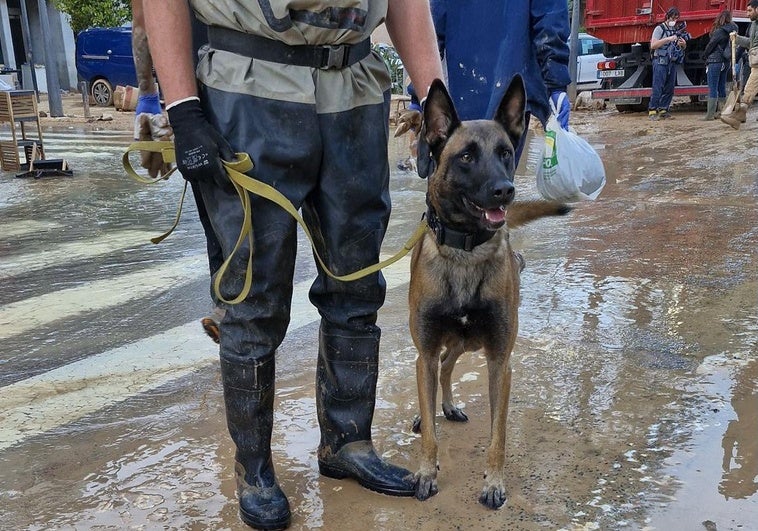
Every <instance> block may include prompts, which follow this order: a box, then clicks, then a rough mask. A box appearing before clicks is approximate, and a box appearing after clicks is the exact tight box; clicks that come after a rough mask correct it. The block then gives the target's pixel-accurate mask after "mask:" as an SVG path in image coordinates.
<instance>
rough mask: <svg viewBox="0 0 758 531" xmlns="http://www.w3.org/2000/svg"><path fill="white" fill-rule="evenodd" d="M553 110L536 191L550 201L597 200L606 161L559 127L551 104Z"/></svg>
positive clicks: (582, 141) (582, 140)
mask: <svg viewBox="0 0 758 531" xmlns="http://www.w3.org/2000/svg"><path fill="white" fill-rule="evenodd" d="M564 97H565V94H562V95H561V98H564ZM560 104H561V101H559V102H558V106H559V107H560ZM550 108H551V109H552V111H553V112H552V113H551V115H550V119H549V120H548V122H547V125H546V126H545V148H544V152H543V154H542V161H541V164H538V165H537V191H538V192H539V193H540V195H541V196H542V197H544V198H545V199H548V200H551V201H565V202H571V201H581V200H586V199H596V198H597V196H599V195H600V192H601V191H602V190H603V187H604V186H605V168H604V167H603V161H602V160H600V156H599V155H598V154H597V152H596V151H595V150H594V149H593V147H592V146H590V145H589V144H588V143H587V141H586V140H584V139H583V138H581V137H580V136H579V135H577V134H576V133H575V132H574V131H573V130H571V129H569V130H568V131H566V130H565V129H563V128H562V127H561V126H560V124H559V123H558V119H557V118H556V115H557V114H558V113H557V110H556V106H555V105H554V104H553V102H552V101H551V102H550Z"/></svg>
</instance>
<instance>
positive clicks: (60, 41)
mask: <svg viewBox="0 0 758 531" xmlns="http://www.w3.org/2000/svg"><path fill="white" fill-rule="evenodd" d="M20 2H25V4H24V5H25V6H26V11H27V16H28V26H29V36H28V39H27V40H26V42H27V43H28V45H29V47H30V48H31V49H22V50H17V49H16V48H17V47H19V46H20V47H22V48H23V47H24V42H25V40H24V39H23V38H22V36H21V35H19V34H20V33H23V19H22V10H21V4H20ZM45 4H46V6H47V14H48V20H49V23H50V34H49V35H45V36H43V35H42V27H41V23H40V17H39V9H38V5H39V2H38V1H37V0H0V48H2V56H3V61H4V67H5V68H6V69H15V70H21V69H25V70H26V71H27V73H28V72H30V71H31V69H30V67H29V63H30V60H31V59H32V58H33V61H34V63H35V64H36V65H46V64H48V63H52V62H53V60H54V61H55V63H57V77H58V82H59V84H60V88H61V89H62V90H74V89H76V86H77V77H76V64H75V44H74V34H73V31H71V26H70V25H69V23H68V18H67V16H66V15H63V14H62V13H60V12H59V11H58V10H57V9H55V8H54V7H53V5H52V3H51V2H45ZM11 19H12V20H13V21H15V22H14V23H11V22H10V21H11ZM19 20H21V21H22V22H21V23H19ZM48 43H49V46H48V48H47V50H49V51H50V52H52V53H53V54H54V55H53V57H52V58H46V57H45V52H46V44H48ZM19 58H25V59H24V61H23V62H21V64H19V62H20V61H19ZM24 64H25V66H23V65H24ZM35 70H36V71H37V72H38V73H40V72H44V69H40V68H36V69H35ZM22 77H26V79H27V83H26V84H27V85H28V84H29V81H30V79H31V78H30V77H29V76H28V75H27V76H21V75H19V82H21V81H22ZM39 84H40V89H43V88H45V87H46V86H47V83H43V82H40V83H39ZM23 88H25V89H31V88H33V87H32V86H24V87H23ZM41 91H42V90H41Z"/></svg>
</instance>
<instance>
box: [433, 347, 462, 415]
mask: <svg viewBox="0 0 758 531" xmlns="http://www.w3.org/2000/svg"><path fill="white" fill-rule="evenodd" d="M463 352H464V348H463V344H462V343H461V342H460V341H459V342H457V343H455V344H454V345H448V346H447V348H446V349H445V352H444V353H443V354H442V357H441V360H442V365H441V368H440V387H442V412H443V413H444V414H445V418H446V419H447V420H452V421H453V422H467V421H468V416H466V414H465V413H464V412H463V410H461V409H460V408H457V407H455V405H453V385H452V375H453V368H454V367H455V362H456V361H458V358H460V357H461V354H463Z"/></svg>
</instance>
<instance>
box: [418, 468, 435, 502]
mask: <svg viewBox="0 0 758 531" xmlns="http://www.w3.org/2000/svg"><path fill="white" fill-rule="evenodd" d="M413 481H414V483H415V485H416V499H417V500H420V501H424V500H428V499H429V498H431V497H432V496H434V495H435V494H437V492H438V491H437V476H436V474H426V473H422V472H421V471H419V472H416V473H415V474H414V475H413Z"/></svg>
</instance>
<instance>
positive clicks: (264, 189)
mask: <svg viewBox="0 0 758 531" xmlns="http://www.w3.org/2000/svg"><path fill="white" fill-rule="evenodd" d="M133 151H151V152H156V153H160V154H161V156H162V157H163V162H165V163H167V164H171V163H174V162H176V155H175V153H174V145H173V143H172V142H158V141H143V142H134V143H132V144H130V145H129V147H128V148H127V150H126V152H125V153H124V156H123V157H122V162H123V164H124V169H125V170H126V173H127V175H129V176H130V177H131V178H132V179H134V180H136V181H138V182H141V183H146V184H154V183H156V182H159V181H161V180H163V179H165V178H166V177H167V176H163V177H160V176H159V177H156V178H155V179H152V178H146V177H144V176H140V175H139V174H137V172H136V171H135V170H134V167H133V166H132V164H131V161H130V160H129V154H130V153H131V152H133ZM223 164H224V168H225V169H226V172H227V174H228V175H229V179H230V180H231V182H232V184H233V185H234V188H235V190H236V191H237V194H238V195H239V197H240V202H241V203H242V209H243V211H244V218H243V220H242V228H241V229H240V234H239V237H238V238H237V243H236V244H235V246H234V249H233V250H232V252H231V254H230V255H229V257H228V258H227V259H226V260H225V261H224V263H223V264H222V265H221V267H220V268H219V270H218V272H217V273H216V277H215V279H214V281H213V289H214V291H215V293H216V296H217V297H218V298H219V300H221V301H223V302H225V303H227V304H237V303H239V302H241V301H243V300H244V299H245V297H247V295H248V293H249V292H250V287H251V286H252V283H253V225H252V211H251V206H250V196H249V195H248V194H247V193H246V192H250V193H253V194H255V195H257V196H259V197H263V198H265V199H268V200H269V201H272V202H274V203H276V204H277V205H279V206H280V207H282V208H283V209H284V210H285V211H287V212H288V213H289V214H290V216H292V217H293V218H295V221H297V223H298V224H299V225H300V226H301V227H302V228H303V231H305V235H306V236H307V237H308V241H309V242H310V243H311V247H312V248H313V254H314V256H315V257H316V260H317V261H318V263H319V265H321V268H322V269H323V270H324V272H325V273H326V274H327V275H329V276H330V277H331V278H333V279H335V280H341V281H343V282H350V281H353V280H357V279H359V278H363V277H365V276H367V275H370V274H371V273H376V272H377V271H379V270H380V269H383V268H385V267H387V266H389V265H391V264H394V263H395V262H397V261H398V260H400V259H401V258H403V257H404V256H405V255H407V254H408V252H410V250H411V249H413V247H414V246H415V245H416V244H417V243H418V242H419V240H420V239H421V237H422V236H423V235H424V233H425V232H426V230H427V225H426V222H424V221H422V222H421V223H419V226H418V227H417V228H416V230H415V231H414V232H413V234H412V235H411V237H410V238H409V239H408V241H407V242H405V244H404V245H403V248H402V249H400V251H398V252H397V253H396V254H394V255H393V256H391V257H389V258H387V259H386V260H382V261H380V262H379V263H377V264H373V265H370V266H367V267H364V268H363V269H359V270H358V271H355V272H353V273H349V274H347V275H335V274H334V273H332V272H331V271H330V270H329V268H327V267H326V264H325V263H324V261H323V260H322V259H321V256H319V254H318V250H317V249H316V245H315V243H314V241H313V237H312V236H311V232H310V230H308V226H307V225H306V224H305V221H304V220H303V218H302V217H301V216H300V214H299V213H298V211H297V209H296V208H295V206H294V205H293V204H292V202H291V201H290V200H289V199H287V198H286V197H285V196H284V195H283V194H282V193H281V192H279V191H278V190H276V189H275V188H274V187H272V186H270V185H268V184H266V183H263V182H261V181H259V180H257V179H253V178H252V177H250V176H248V175H245V172H247V171H250V170H252V169H253V161H252V160H250V156H249V155H248V154H247V153H237V160H235V161H233V162H226V161H223ZM174 169H175V168H174ZM173 171H174V170H171V172H170V173H173ZM186 192H187V181H185V182H184V189H183V190H182V196H181V199H180V202H179V208H178V210H177V215H176V220H175V221H174V225H173V226H172V227H171V229H169V230H168V231H167V232H166V233H164V234H162V235H161V236H158V237H156V238H152V239H151V241H152V242H153V243H159V242H160V241H162V240H163V239H164V238H166V237H167V236H168V235H169V234H171V232H172V231H173V230H174V228H176V226H177V224H178V223H179V217H180V216H181V213H182V203H183V202H184V196H185V194H186ZM245 238H247V240H248V242H249V254H248V259H247V271H246V273H245V282H244V285H243V287H242V290H241V291H240V293H239V295H237V296H236V297H235V298H233V299H231V300H227V299H225V298H223V297H222V296H221V290H220V286H221V279H222V278H223V276H224V274H225V273H226V270H227V268H228V266H229V263H230V261H231V259H232V258H233V257H234V255H235V254H236V253H237V251H238V250H239V248H240V247H241V245H242V242H243V241H244V240H245Z"/></svg>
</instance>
